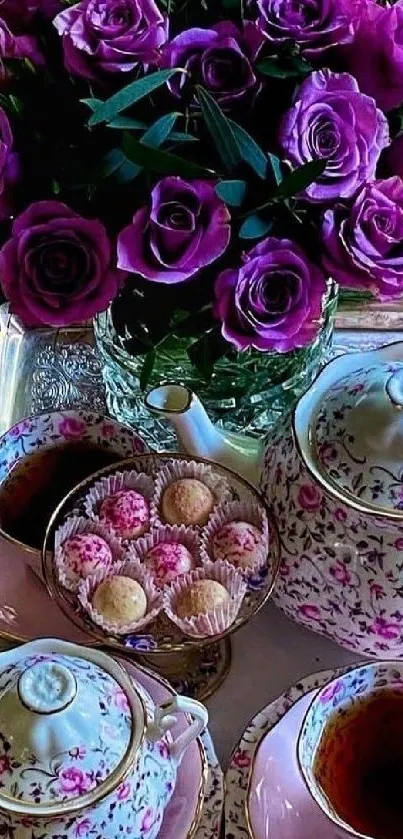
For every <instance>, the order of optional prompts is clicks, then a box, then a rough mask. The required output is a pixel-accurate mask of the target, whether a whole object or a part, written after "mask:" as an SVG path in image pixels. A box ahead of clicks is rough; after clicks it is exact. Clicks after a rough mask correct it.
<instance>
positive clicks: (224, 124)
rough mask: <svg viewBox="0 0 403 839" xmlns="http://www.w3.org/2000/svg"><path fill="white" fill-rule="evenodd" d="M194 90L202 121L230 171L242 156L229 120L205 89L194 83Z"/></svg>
mask: <svg viewBox="0 0 403 839" xmlns="http://www.w3.org/2000/svg"><path fill="white" fill-rule="evenodd" d="M196 91H197V98H198V100H199V104H200V108H201V112H202V115H203V119H204V122H205V123H206V126H207V128H208V130H209V132H210V134H211V136H212V138H213V140H214V142H215V145H216V148H217V151H218V153H219V155H220V157H221V160H222V162H223V164H224V166H225V168H226V169H228V170H229V171H231V169H234V168H235V167H236V166H238V164H239V163H240V162H241V159H242V158H241V152H240V149H239V146H238V143H237V141H236V139H235V134H234V132H233V130H232V126H231V124H230V121H229V120H228V119H227V117H226V116H225V114H224V113H223V112H222V110H221V108H220V106H219V105H217V102H216V101H215V99H213V97H212V96H211V95H210V94H209V93H207V90H204V88H203V87H201V86H200V85H196Z"/></svg>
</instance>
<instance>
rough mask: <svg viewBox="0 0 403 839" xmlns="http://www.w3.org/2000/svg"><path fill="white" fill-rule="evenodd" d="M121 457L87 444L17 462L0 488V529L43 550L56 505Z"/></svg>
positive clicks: (69, 445) (46, 451)
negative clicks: (79, 485)
mask: <svg viewBox="0 0 403 839" xmlns="http://www.w3.org/2000/svg"><path fill="white" fill-rule="evenodd" d="M122 459H123V458H122V457H121V456H119V455H118V454H116V452H114V451H112V450H111V449H102V448H100V446H97V445H91V444H90V443H88V442H83V441H80V442H74V441H72V442H68V443H62V444H61V445H60V446H55V447H53V448H50V449H44V450H43V451H38V452H35V453H34V454H30V455H27V456H26V457H24V458H22V459H21V460H19V461H17V463H16V465H15V466H14V468H13V470H12V472H10V475H9V476H8V478H7V479H6V480H5V481H4V483H3V484H2V485H1V487H0V526H1V528H2V529H3V530H4V531H5V532H6V533H7V534H8V535H9V536H13V537H14V539H18V540H19V541H20V542H23V543H24V545H29V546H30V547H32V548H42V543H43V539H44V536H45V531H46V527H47V525H48V523H49V519H50V517H51V515H52V513H53V511H54V509H55V507H57V505H58V504H59V503H60V501H62V499H63V498H64V496H65V495H67V493H68V492H70V490H71V489H73V487H74V486H75V485H76V484H78V483H79V482H80V481H82V480H84V478H87V477H88V476H89V475H91V474H92V473H93V472H97V471H98V469H102V468H103V467H104V466H109V465H110V464H112V463H116V462H117V461H119V460H122Z"/></svg>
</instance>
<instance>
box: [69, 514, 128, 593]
mask: <svg viewBox="0 0 403 839" xmlns="http://www.w3.org/2000/svg"><path fill="white" fill-rule="evenodd" d="M122 556H123V551H122V545H121V542H120V540H119V539H117V538H116V537H115V536H114V535H112V534H111V533H110V532H109V531H108V530H107V529H106V528H105V527H103V525H102V524H101V523H100V522H96V521H90V520H89V519H85V518H81V517H77V516H75V517H72V518H71V519H67V521H66V522H65V523H64V524H63V525H62V526H61V527H60V528H59V529H58V530H57V532H56V534H55V565H56V571H57V577H58V580H59V582H60V583H61V585H62V586H63V587H64V588H66V589H68V590H69V591H77V589H78V587H79V584H80V582H81V580H84V579H86V578H87V577H90V576H92V575H94V574H97V573H100V572H104V571H109V569H111V568H113V566H114V565H115V564H116V563H118V562H120V560H121V559H122Z"/></svg>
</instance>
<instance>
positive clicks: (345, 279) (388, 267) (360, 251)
mask: <svg viewBox="0 0 403 839" xmlns="http://www.w3.org/2000/svg"><path fill="white" fill-rule="evenodd" d="M323 242H324V246H325V255H324V257H323V265H324V267H325V269H326V270H327V271H329V273H330V274H331V275H332V276H333V277H334V278H335V279H336V280H337V281H338V282H339V283H340V285H343V286H347V287H348V288H359V289H366V290H368V291H372V292H373V294H375V295H376V296H377V297H378V298H379V299H380V300H389V299H391V298H393V297H401V296H402V294H403V181H402V180H401V179H400V178H398V177H394V178H388V179H387V180H384V181H372V182H371V183H368V184H365V185H364V186H363V187H362V189H361V190H360V192H359V193H358V195H357V196H356V198H355V200H354V202H353V203H352V204H351V206H349V207H347V206H342V205H340V206H339V205H336V206H335V207H334V208H333V209H329V210H327V211H326V213H325V215H324V220H323Z"/></svg>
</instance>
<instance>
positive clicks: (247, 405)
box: [94, 284, 338, 451]
mask: <svg viewBox="0 0 403 839" xmlns="http://www.w3.org/2000/svg"><path fill="white" fill-rule="evenodd" d="M337 297H338V291H337V286H336V285H335V284H332V285H331V286H330V288H329V291H328V294H327V297H326V300H325V301H324V305H323V311H322V318H321V324H320V329H319V332H318V335H317V337H316V339H315V341H314V342H313V343H312V344H311V345H310V346H308V347H304V348H303V349H300V350H294V351H292V352H289V353H277V352H276V353H274V352H273V353H262V352H258V351H257V350H247V351H244V352H242V353H234V354H233V355H232V356H230V357H223V358H221V359H220V360H219V361H218V362H217V363H216V365H215V368H214V373H213V375H212V377H211V380H210V381H209V382H206V381H205V380H204V379H203V377H202V376H201V375H200V374H199V373H198V371H197V370H196V369H195V367H194V366H193V365H192V364H191V362H190V360H189V358H188V356H187V353H186V347H187V344H186V342H185V341H181V340H180V339H179V338H178V339H174V340H173V341H172V343H171V344H168V345H166V344H164V349H163V351H161V352H159V353H158V357H157V361H156V363H155V366H154V368H153V371H152V374H151V377H150V379H149V381H148V387H150V388H151V387H154V386H156V385H158V384H161V383H162V382H178V383H181V384H185V385H186V386H187V387H188V388H190V389H191V390H193V391H195V392H196V393H197V395H198V396H199V397H200V399H201V400H202V402H203V403H204V405H205V407H206V409H207V411H208V413H209V415H210V416H211V418H212V420H213V421H214V422H216V423H218V424H220V425H223V426H224V427H225V428H226V429H227V430H228V431H235V432H241V433H242V432H243V433H245V434H249V435H252V436H255V437H256V436H258V437H261V436H262V435H263V434H264V432H265V431H267V430H268V429H269V428H270V427H272V426H273V424H274V423H275V422H276V420H278V418H279V417H280V416H281V415H282V414H283V413H284V411H287V410H289V409H290V408H291V407H292V405H293V404H294V403H295V401H296V400H297V399H298V397H299V396H300V395H301V393H303V391H304V390H305V389H306V388H307V387H308V386H309V385H310V384H311V382H312V381H313V379H314V377H315V375H316V373H317V371H318V369H319V367H320V365H321V363H322V361H323V360H324V358H325V357H326V354H327V351H328V348H329V345H330V342H331V338H332V334H333V324H334V316H335V313H336V309H337ZM94 333H95V340H96V346H97V348H98V353H99V355H100V358H101V364H102V372H103V377H104V382H105V386H106V395H107V405H108V410H109V412H110V414H112V416H114V417H115V418H116V419H118V420H119V421H120V422H122V423H125V424H126V425H131V426H133V427H136V428H139V429H141V435H142V437H143V439H144V440H145V441H146V442H147V443H148V445H149V446H150V447H151V448H154V449H157V450H160V451H173V450H174V449H175V442H176V441H175V437H174V434H173V432H172V429H171V427H170V426H169V424H168V423H165V422H163V421H161V420H159V419H158V418H156V417H154V416H152V415H151V414H150V413H149V412H148V410H147V409H146V408H145V406H144V393H143V392H142V390H141V388H140V373H141V369H142V366H143V363H144V356H141V355H130V354H129V353H128V352H127V351H126V350H125V349H124V346H123V342H122V340H121V338H120V336H119V335H118V334H117V332H116V330H115V328H114V325H113V321H112V316H111V311H110V310H107V311H106V312H103V313H102V314H101V315H98V317H97V318H96V319H95V321H94Z"/></svg>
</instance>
